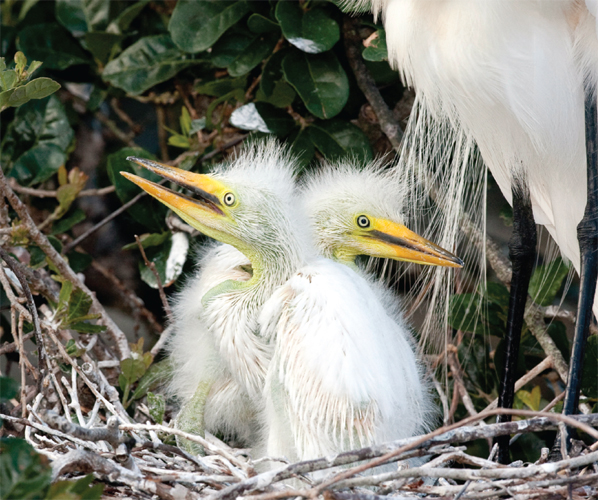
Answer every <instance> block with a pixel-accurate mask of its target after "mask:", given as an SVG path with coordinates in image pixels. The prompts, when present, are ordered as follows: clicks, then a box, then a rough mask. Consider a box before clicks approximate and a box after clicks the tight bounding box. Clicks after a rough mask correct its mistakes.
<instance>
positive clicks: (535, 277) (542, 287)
mask: <svg viewBox="0 0 598 500" xmlns="http://www.w3.org/2000/svg"><path fill="white" fill-rule="evenodd" d="M567 274H569V266H567V264H565V262H564V261H563V259H562V258H561V257H557V258H556V259H554V260H553V261H552V262H550V263H549V264H543V265H541V266H538V267H537V268H536V269H535V270H534V273H533V274H532V277H531V279H530V282H529V289H528V293H529V294H530V296H531V297H532V298H533V299H534V301H535V302H536V303H537V304H539V305H541V306H549V305H550V304H552V302H553V300H554V299H555V297H556V294H557V293H558V291H559V290H560V288H561V285H562V284H563V280H564V279H565V278H566V277H567Z"/></svg>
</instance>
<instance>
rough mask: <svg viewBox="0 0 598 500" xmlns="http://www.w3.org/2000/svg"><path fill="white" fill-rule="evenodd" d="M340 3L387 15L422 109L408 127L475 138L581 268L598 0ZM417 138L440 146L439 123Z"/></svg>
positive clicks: (391, 39) (392, 44)
mask: <svg viewBox="0 0 598 500" xmlns="http://www.w3.org/2000/svg"><path fill="white" fill-rule="evenodd" d="M344 3H345V5H346V6H347V7H351V8H353V7H357V6H363V5H364V4H366V3H367V4H369V5H370V7H371V9H372V11H373V12H374V13H376V14H381V16H382V18H383V20H384V24H385V28H386V39H387V46H388V55H389V62H390V64H391V65H392V66H393V67H394V68H396V69H398V70H399V71H400V73H401V75H402V76H403V80H404V82H405V83H406V84H407V85H409V86H413V87H414V88H415V89H416V92H417V94H418V103H419V106H421V108H423V112H420V113H419V114H417V115H416V114H414V116H413V120H417V119H418V118H420V119H421V118H422V116H423V117H424V119H427V120H432V121H438V122H445V121H446V122H448V123H450V125H451V126H452V127H453V128H454V129H455V130H462V131H463V132H464V134H465V135H466V136H468V137H471V138H473V139H474V140H475V142H476V144H477V146H478V147H479V149H480V152H481V154H482V157H483V158H484V161H485V163H486V165H487V166H488V168H489V169H490V171H491V172H492V175H493V177H494V178H495V180H496V182H497V183H498V185H499V187H500V189H501V191H502V193H503V195H504V196H505V198H506V199H507V200H508V201H509V202H511V199H512V191H511V188H512V186H513V185H514V184H515V185H516V184H517V183H518V182H520V181H525V182H526V183H527V185H528V187H529V191H530V195H531V202H532V207H533V211H534V218H535V220H536V222H537V223H538V224H542V225H544V226H545V227H546V228H547V229H548V231H549V233H550V234H551V236H552V237H553V238H554V240H555V241H556V243H557V244H558V246H559V248H560V249H561V252H562V254H563V256H564V257H566V258H567V259H568V260H570V261H571V262H572V263H573V265H574V267H575V269H576V270H577V271H579V265H580V254H579V245H578V241H577V234H576V228H577V224H578V223H579V221H580V220H581V218H582V216H583V213H584V209H585V205H586V197H587V191H586V181H587V173H586V158H585V136H584V82H585V83H586V84H587V85H588V86H589V87H590V88H593V89H594V90H595V89H596V85H597V83H598V37H597V29H596V28H597V24H596V22H597V21H596V1H595V0H586V1H585V2H584V1H583V0H522V1H504V0H488V1H483V2H479V1H476V0H372V1H371V2H361V1H357V2H353V1H350V0H348V1H346V2H344ZM411 130H413V131H415V133H416V134H427V137H426V141H427V142H428V143H432V142H433V141H435V140H437V139H436V138H435V137H433V135H434V133H435V130H438V129H435V128H434V127H433V126H431V127H426V126H420V127H412V128H411ZM419 140H420V138H418V137H414V136H410V137H408V138H407V139H406V141H407V142H410V141H419ZM462 140H463V141H465V140H466V138H462ZM414 168H420V166H419V165H417V166H414ZM441 182H442V181H441ZM572 194H574V196H572ZM465 209H466V208H465ZM442 243H445V244H446V242H442ZM595 309H596V306H595Z"/></svg>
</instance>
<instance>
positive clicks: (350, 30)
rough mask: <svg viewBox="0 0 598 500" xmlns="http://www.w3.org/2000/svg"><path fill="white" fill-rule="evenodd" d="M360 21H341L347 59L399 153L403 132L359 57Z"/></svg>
mask: <svg viewBox="0 0 598 500" xmlns="http://www.w3.org/2000/svg"><path fill="white" fill-rule="evenodd" d="M359 24H360V21H359V20H358V19H356V18H352V17H349V16H345V18H344V20H343V37H344V41H345V51H346V53H347V59H348V60H349V64H350V65H351V69H352V70H353V74H354V75H355V79H356V80H357V86H358V87H359V88H360V90H361V91H362V92H363V94H364V95H365V97H366V99H367V101H368V102H369V103H370V106H371V107H372V109H373V111H374V113H375V114H376V116H377V118H378V123H379V124H380V128H381V129H382V131H383V132H384V134H385V135H386V137H388V140H389V141H390V143H391V144H392V147H393V148H394V149H395V150H397V151H399V150H400V148H401V141H402V140H403V131H402V130H401V126H400V125H399V122H398V121H397V120H395V118H394V116H393V115H392V112H391V111H390V109H389V108H388V106H387V105H386V103H385V102H384V99H383V98H382V95H381V94H380V91H379V90H378V87H377V86H376V82H375V81H374V79H373V78H372V76H371V75H370V72H369V71H368V69H367V67H366V65H365V64H364V62H363V59H362V57H361V45H362V41H361V38H360V36H359V34H358V33H357V27H358V26H359Z"/></svg>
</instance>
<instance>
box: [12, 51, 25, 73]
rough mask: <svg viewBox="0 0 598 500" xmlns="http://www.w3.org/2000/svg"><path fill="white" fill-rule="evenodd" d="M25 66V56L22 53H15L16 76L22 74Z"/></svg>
mask: <svg viewBox="0 0 598 500" xmlns="http://www.w3.org/2000/svg"><path fill="white" fill-rule="evenodd" d="M25 66H27V58H26V57H25V54H23V53H22V52H17V53H16V54H15V70H16V72H17V74H19V75H20V74H21V73H23V70H24V69H25Z"/></svg>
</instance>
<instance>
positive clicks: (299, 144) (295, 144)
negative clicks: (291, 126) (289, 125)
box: [289, 128, 316, 168]
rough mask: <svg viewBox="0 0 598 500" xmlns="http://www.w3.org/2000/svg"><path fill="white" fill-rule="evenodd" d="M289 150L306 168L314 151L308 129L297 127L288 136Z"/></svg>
mask: <svg viewBox="0 0 598 500" xmlns="http://www.w3.org/2000/svg"><path fill="white" fill-rule="evenodd" d="M289 142H290V144H291V150H292V152H293V154H294V155H295V156H296V157H297V159H298V160H299V163H300V164H301V166H302V168H306V167H307V165H309V163H310V162H311V160H312V159H313V157H314V154H315V152H316V150H315V146H314V143H313V142H312V140H311V136H310V133H309V129H308V128H307V129H303V130H302V129H298V130H297V131H296V132H294V133H293V134H291V136H290V137H289Z"/></svg>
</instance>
